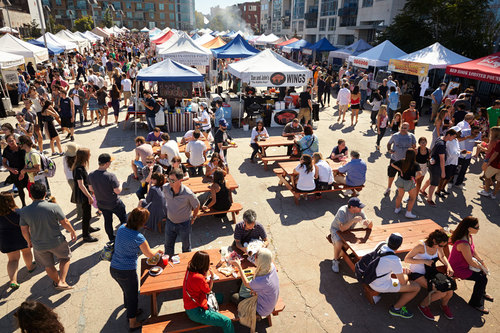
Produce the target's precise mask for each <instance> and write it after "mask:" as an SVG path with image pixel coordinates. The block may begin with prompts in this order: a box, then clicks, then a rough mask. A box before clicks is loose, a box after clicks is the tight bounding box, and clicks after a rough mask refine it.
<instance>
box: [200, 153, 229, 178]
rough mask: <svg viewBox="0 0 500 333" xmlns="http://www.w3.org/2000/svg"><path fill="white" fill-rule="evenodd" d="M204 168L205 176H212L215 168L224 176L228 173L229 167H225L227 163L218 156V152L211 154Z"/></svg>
mask: <svg viewBox="0 0 500 333" xmlns="http://www.w3.org/2000/svg"><path fill="white" fill-rule="evenodd" d="M206 169H207V170H206V172H205V176H207V177H212V178H213V176H214V172H215V171H216V170H220V171H222V173H223V174H224V176H225V175H227V174H228V173H229V168H228V167H227V164H226V163H224V161H223V160H222V159H221V158H220V156H219V153H213V154H212V157H211V158H210V162H208V164H207V168H206Z"/></svg>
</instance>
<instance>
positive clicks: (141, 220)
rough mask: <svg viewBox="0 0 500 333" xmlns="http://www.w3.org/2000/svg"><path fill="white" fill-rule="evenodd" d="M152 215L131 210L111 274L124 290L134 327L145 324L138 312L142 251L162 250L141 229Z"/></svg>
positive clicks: (120, 232)
mask: <svg viewBox="0 0 500 333" xmlns="http://www.w3.org/2000/svg"><path fill="white" fill-rule="evenodd" d="M148 218H149V212H148V210H147V209H145V208H134V210H132V212H131V213H130V214H129V216H128V219H127V224H124V225H122V226H120V227H119V228H118V231H117V232H116V238H115V246H114V251H113V256H112V257H111V267H110V268H109V270H110V273H111V277H112V278H113V279H115V281H116V282H117V283H118V285H119V286H120V288H121V289H122V291H123V298H124V300H125V304H124V307H125V308H126V309H127V318H128V322H129V329H130V330H134V329H137V328H139V327H141V326H142V323H141V322H140V321H138V320H137V316H138V315H139V314H140V313H141V312H142V311H141V310H140V309H139V308H138V301H139V300H138V298H139V297H138V296H139V293H138V289H139V279H138V277H137V258H138V257H139V255H140V253H141V252H142V253H143V254H144V255H145V256H146V257H147V258H151V257H153V256H155V255H156V254H157V253H160V254H162V253H163V251H161V250H160V249H156V250H153V249H151V248H150V247H149V243H148V241H147V240H146V238H145V237H144V235H143V234H141V233H140V232H139V230H140V229H141V228H142V227H144V225H145V224H146V222H147V220H148Z"/></svg>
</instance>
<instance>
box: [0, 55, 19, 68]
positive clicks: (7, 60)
mask: <svg viewBox="0 0 500 333" xmlns="http://www.w3.org/2000/svg"><path fill="white" fill-rule="evenodd" d="M22 64H24V57H23V56H22V55H18V54H13V53H8V52H3V51H0V69H4V68H11V67H17V66H20V65H22Z"/></svg>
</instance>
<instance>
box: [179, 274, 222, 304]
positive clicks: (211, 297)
mask: <svg viewBox="0 0 500 333" xmlns="http://www.w3.org/2000/svg"><path fill="white" fill-rule="evenodd" d="M188 275H189V272H186V284H187V278H188ZM186 294H187V295H188V297H189V298H191V300H192V301H193V302H194V303H196V304H198V305H200V304H199V303H198V302H197V301H196V300H195V299H194V298H193V297H191V295H189V293H188V291H187V288H186ZM207 306H208V309H209V310H210V311H215V312H218V311H219V303H218V302H217V298H216V297H215V293H214V292H213V291H210V292H209V293H208V294H207ZM200 307H201V305H200Z"/></svg>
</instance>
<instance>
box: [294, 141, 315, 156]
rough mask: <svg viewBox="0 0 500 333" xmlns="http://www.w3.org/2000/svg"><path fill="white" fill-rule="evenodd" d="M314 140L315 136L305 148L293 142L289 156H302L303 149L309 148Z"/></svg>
mask: <svg viewBox="0 0 500 333" xmlns="http://www.w3.org/2000/svg"><path fill="white" fill-rule="evenodd" d="M314 140H316V138H315V137H314V136H313V138H312V141H311V143H310V144H309V146H308V147H307V148H304V149H300V146H299V145H298V144H297V143H294V144H293V146H292V155H291V156H292V157H300V156H302V152H304V151H306V150H308V149H309V148H311V146H312V145H313V143H314Z"/></svg>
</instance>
